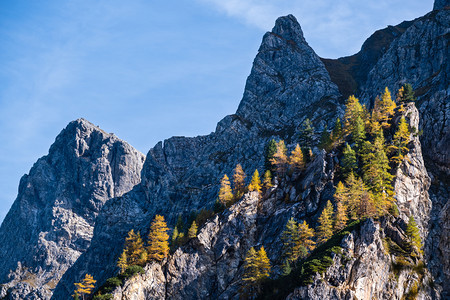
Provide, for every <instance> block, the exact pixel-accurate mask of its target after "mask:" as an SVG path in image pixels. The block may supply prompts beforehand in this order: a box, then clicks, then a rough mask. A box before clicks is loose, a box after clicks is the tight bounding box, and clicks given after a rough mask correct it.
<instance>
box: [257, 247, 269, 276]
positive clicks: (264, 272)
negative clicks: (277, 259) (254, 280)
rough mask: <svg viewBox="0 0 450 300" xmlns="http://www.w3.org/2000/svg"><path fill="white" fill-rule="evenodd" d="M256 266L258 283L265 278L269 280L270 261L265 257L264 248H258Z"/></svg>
mask: <svg viewBox="0 0 450 300" xmlns="http://www.w3.org/2000/svg"><path fill="white" fill-rule="evenodd" d="M257 265H258V269H259V278H258V280H259V281H262V280H264V279H266V278H269V276H270V269H271V266H270V260H269V258H268V257H267V253H266V250H265V249H264V246H261V248H259V251H258V254H257Z"/></svg>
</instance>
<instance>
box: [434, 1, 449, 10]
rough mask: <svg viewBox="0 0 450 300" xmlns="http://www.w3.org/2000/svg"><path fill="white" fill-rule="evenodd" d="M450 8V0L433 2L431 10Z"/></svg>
mask: <svg viewBox="0 0 450 300" xmlns="http://www.w3.org/2000/svg"><path fill="white" fill-rule="evenodd" d="M446 7H450V0H435V1H434V5H433V10H439V9H444V8H446Z"/></svg>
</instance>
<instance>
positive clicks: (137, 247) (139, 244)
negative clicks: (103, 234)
mask: <svg viewBox="0 0 450 300" xmlns="http://www.w3.org/2000/svg"><path fill="white" fill-rule="evenodd" d="M125 250H126V255H127V257H128V264H129V265H138V264H142V263H145V261H142V260H141V257H142V253H143V252H145V248H144V242H143V241H142V238H141V234H140V233H139V232H137V233H135V232H134V230H133V229H131V230H130V231H129V232H128V236H127V237H126V238H125Z"/></svg>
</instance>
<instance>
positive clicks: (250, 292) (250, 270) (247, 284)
mask: <svg viewBox="0 0 450 300" xmlns="http://www.w3.org/2000/svg"><path fill="white" fill-rule="evenodd" d="M257 261H258V253H257V252H256V250H255V248H253V247H251V248H250V250H248V252H247V255H246V256H245V262H244V273H243V274H242V281H243V287H242V290H241V293H242V294H243V296H244V297H248V298H251V297H253V296H254V295H255V294H256V293H257V292H258V278H259V277H260V272H259V268H258V262H257Z"/></svg>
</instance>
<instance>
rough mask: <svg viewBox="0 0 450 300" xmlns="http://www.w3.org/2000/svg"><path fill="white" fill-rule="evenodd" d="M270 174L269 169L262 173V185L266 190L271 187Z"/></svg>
mask: <svg viewBox="0 0 450 300" xmlns="http://www.w3.org/2000/svg"><path fill="white" fill-rule="evenodd" d="M272 186H273V185H272V174H271V173H270V171H269V170H267V171H266V172H265V173H264V179H263V187H264V190H265V191H268V190H269V189H270V188H271V187H272Z"/></svg>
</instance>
